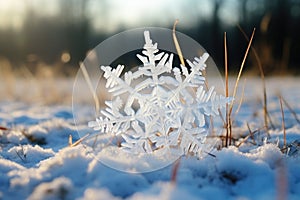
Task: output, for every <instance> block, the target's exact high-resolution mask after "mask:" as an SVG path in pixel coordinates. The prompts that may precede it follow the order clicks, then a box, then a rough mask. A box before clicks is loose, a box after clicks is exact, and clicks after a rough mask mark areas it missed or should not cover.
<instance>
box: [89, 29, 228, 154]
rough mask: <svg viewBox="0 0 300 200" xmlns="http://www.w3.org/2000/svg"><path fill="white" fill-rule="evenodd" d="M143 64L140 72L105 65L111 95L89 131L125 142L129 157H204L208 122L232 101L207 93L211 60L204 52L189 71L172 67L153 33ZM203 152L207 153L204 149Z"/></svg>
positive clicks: (141, 56)
mask: <svg viewBox="0 0 300 200" xmlns="http://www.w3.org/2000/svg"><path fill="white" fill-rule="evenodd" d="M144 37H145V45H144V50H143V51H142V54H143V55H139V54H138V55H137V57H138V58H139V60H140V61H141V62H142V63H143V65H142V66H141V67H139V68H138V70H137V71H135V72H131V71H128V72H126V73H125V74H124V78H122V77H120V76H121V74H122V71H123V69H124V66H123V65H118V66H117V68H115V69H113V68H112V67H110V66H101V70H102V71H103V72H104V77H105V79H106V80H107V81H106V88H107V89H108V92H109V93H111V94H112V96H113V98H112V100H111V101H106V102H105V104H106V106H107V108H106V109H104V110H101V116H100V117H99V118H97V119H96V121H91V122H89V127H91V128H93V129H94V130H98V131H100V133H101V134H112V136H119V135H120V136H121V137H122V138H123V142H122V144H121V145H122V148H123V149H124V150H127V151H129V152H131V153H152V152H155V151H161V153H164V152H167V151H168V150H170V151H171V152H174V153H175V152H176V154H180V155H183V154H188V153H193V154H196V155H199V154H201V152H202V151H203V147H204V146H205V145H204V143H205V139H206V136H207V133H208V130H207V129H208V126H207V123H206V118H207V117H210V116H212V117H214V116H216V115H218V114H219V109H220V108H222V107H224V106H225V105H226V104H227V103H228V102H230V101H231V99H230V98H225V97H224V96H222V95H217V94H216V92H215V91H214V87H212V88H210V89H209V90H208V91H206V89H205V87H204V86H205V78H204V77H203V76H202V71H203V70H205V68H206V64H205V62H206V60H207V59H208V57H209V55H208V54H207V53H204V54H203V55H202V56H201V57H199V58H195V59H194V61H193V62H191V61H189V60H187V63H188V65H189V66H190V71H189V70H188V69H187V68H186V67H185V66H180V68H177V67H174V68H173V66H172V65H173V54H171V55H169V54H167V53H165V52H159V49H158V48H157V43H155V44H153V43H152V40H151V39H150V33H149V31H145V32H144ZM204 150H205V149H204Z"/></svg>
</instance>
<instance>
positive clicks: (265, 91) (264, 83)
mask: <svg viewBox="0 0 300 200" xmlns="http://www.w3.org/2000/svg"><path fill="white" fill-rule="evenodd" d="M238 28H239V29H240V31H241V32H242V34H243V35H244V37H245V38H246V40H247V41H248V42H249V38H248V36H247V34H246V33H245V32H244V31H243V29H242V27H240V26H239V25H238ZM251 50H252V52H253V54H254V57H255V60H256V62H257V65H258V68H259V72H260V77H261V80H262V84H263V99H264V100H263V109H264V124H265V127H266V130H267V134H268V135H269V130H268V127H269V126H268V106H267V105H268V104H267V89H266V81H265V74H264V70H263V66H262V64H261V61H260V58H259V56H258V54H257V51H256V49H255V48H254V47H251ZM269 119H270V118H269Z"/></svg>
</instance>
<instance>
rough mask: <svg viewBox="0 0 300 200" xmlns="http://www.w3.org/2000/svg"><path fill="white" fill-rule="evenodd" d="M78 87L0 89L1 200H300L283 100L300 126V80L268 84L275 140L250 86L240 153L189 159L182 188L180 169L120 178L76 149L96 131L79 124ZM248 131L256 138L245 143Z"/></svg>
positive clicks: (298, 140)
mask: <svg viewBox="0 0 300 200" xmlns="http://www.w3.org/2000/svg"><path fill="white" fill-rule="evenodd" d="M72 81H73V80H58V81H54V82H51V83H47V84H46V83H39V84H38V86H37V84H32V83H28V82H26V81H24V82H22V80H16V82H15V85H16V87H14V88H15V90H14V91H13V92H12V91H11V92H12V94H11V96H6V95H5V94H7V87H6V86H5V83H1V84H0V91H1V94H0V96H1V99H2V100H1V101H0V199H103V200H110V199H130V200H138V199H143V200H146V199H178V200H179V199H180V200H181V199H189V200H190V199H263V200H265V199H295V200H296V199H300V123H299V122H297V120H296V117H295V116H294V115H293V113H292V112H291V111H290V110H289V108H288V107H287V105H286V104H283V107H284V113H285V126H286V138H287V145H288V147H289V151H288V153H286V154H284V153H282V151H281V150H282V148H283V137H284V136H283V130H282V116H281V110H280V102H279V98H278V97H277V95H278V94H281V95H282V96H283V97H284V100H285V101H286V102H288V104H289V106H290V107H291V108H292V110H293V112H295V113H296V114H297V116H298V118H300V104H299V99H300V92H299V86H300V79H299V78H298V77H297V78H270V79H268V80H267V92H268V110H269V115H270V118H271V120H272V125H273V126H274V127H273V128H270V130H269V134H270V138H268V137H267V134H266V133H265V131H264V129H263V126H264V124H263V109H262V87H261V81H260V79H256V78H247V80H246V82H245V92H244V97H243V98H244V101H243V104H242V105H241V108H240V110H239V112H238V114H236V115H234V127H233V137H234V138H235V139H236V141H235V145H232V146H230V147H229V148H222V149H221V150H213V151H212V152H211V154H212V155H207V156H205V157H204V158H202V159H197V158H195V157H192V156H190V157H182V158H181V159H180V164H179V167H178V171H177V176H176V181H175V182H171V178H172V172H173V169H174V165H170V166H167V167H165V168H163V169H160V170H157V171H153V172H148V173H142V174H139V173H138V174H134V173H126V172H120V171H117V170H115V169H112V168H110V167H108V166H106V165H104V164H102V163H101V162H99V161H98V160H97V159H95V158H94V156H93V155H92V154H91V153H90V151H89V150H88V149H87V148H85V147H84V146H83V145H82V144H79V145H77V146H74V147H69V145H68V143H69V136H70V135H72V139H73V142H75V141H77V140H78V139H80V138H79V135H78V133H77V129H78V131H80V132H81V133H84V132H88V131H89V130H87V129H86V126H80V125H79V126H77V127H76V126H75V124H74V122H73V113H72V107H71V101H70V100H71V95H72V83H73V82H72ZM208 81H209V80H208ZM26 84H27V86H26ZM53 84H54V85H53ZM243 84H244V83H243V81H241V83H240V90H239V94H238V98H239V97H242V96H243V95H242V94H241V90H242V86H243ZM1 85H2V86H1ZM17 85H18V87H17ZM31 86H32V87H31ZM33 87H37V88H38V89H36V88H33ZM14 97H15V98H14ZM54 97H55V98H54ZM53 99H55V100H56V101H55V100H53ZM80 111H81V113H82V116H81V118H82V119H85V118H87V119H89V118H90V116H89V115H90V114H91V113H89V112H88V111H86V110H85V107H84V106H82V108H81V110H80ZM83 121H84V120H83ZM247 124H248V125H249V128H250V129H251V131H252V132H253V134H254V136H253V138H251V137H249V139H248V140H246V141H244V142H242V141H243V139H244V138H245V137H246V136H247V135H248V134H249V130H248V127H247ZM270 127H271V125H270ZM239 144H241V145H239ZM238 146H239V147H238ZM124 162H125V161H124Z"/></svg>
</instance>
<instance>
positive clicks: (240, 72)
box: [230, 28, 255, 110]
mask: <svg viewBox="0 0 300 200" xmlns="http://www.w3.org/2000/svg"><path fill="white" fill-rule="evenodd" d="M254 33H255V28H254V29H253V32H252V34H251V38H250V41H249V43H248V47H247V50H246V52H245V55H244V58H243V61H242V64H241V66H240V71H239V74H238V76H237V79H236V82H235V86H234V90H233V98H234V97H235V95H236V92H237V88H238V85H239V81H240V78H241V75H242V72H243V69H244V65H245V62H246V59H247V57H248V53H249V50H250V47H251V44H252V40H253V37H254ZM232 106H233V104H231V106H230V110H232Z"/></svg>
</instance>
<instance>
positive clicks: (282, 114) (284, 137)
mask: <svg viewBox="0 0 300 200" xmlns="http://www.w3.org/2000/svg"><path fill="white" fill-rule="evenodd" d="M279 102H280V110H281V116H282V130H283V149H285V150H284V153H286V131H285V122H284V111H283V106H282V97H281V96H279Z"/></svg>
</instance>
